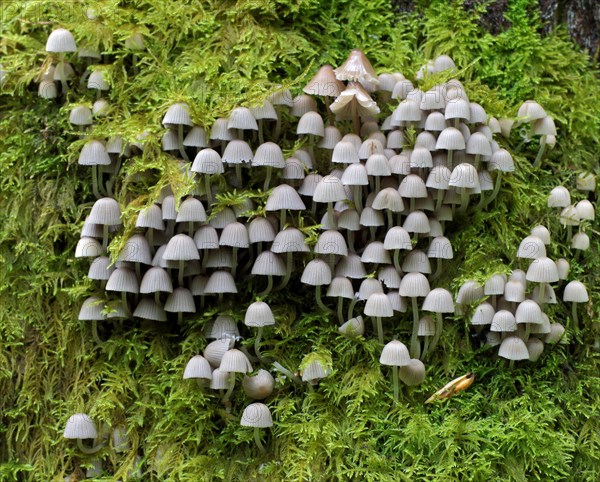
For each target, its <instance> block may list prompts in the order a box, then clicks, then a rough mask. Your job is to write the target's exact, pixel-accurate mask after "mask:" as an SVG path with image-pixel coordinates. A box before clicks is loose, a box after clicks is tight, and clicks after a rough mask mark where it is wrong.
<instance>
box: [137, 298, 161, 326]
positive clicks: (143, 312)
mask: <svg viewBox="0 0 600 482" xmlns="http://www.w3.org/2000/svg"><path fill="white" fill-rule="evenodd" d="M133 316H134V317H136V318H142V319H144V320H154V321H167V313H166V312H165V310H164V308H163V307H162V306H161V305H159V304H158V303H156V301H155V300H154V298H142V299H141V300H140V301H139V303H138V304H137V306H136V307H135V310H134V311H133Z"/></svg>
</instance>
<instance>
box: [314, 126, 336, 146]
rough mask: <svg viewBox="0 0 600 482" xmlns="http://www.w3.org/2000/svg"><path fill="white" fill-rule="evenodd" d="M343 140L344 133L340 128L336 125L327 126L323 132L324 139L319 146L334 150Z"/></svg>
mask: <svg viewBox="0 0 600 482" xmlns="http://www.w3.org/2000/svg"><path fill="white" fill-rule="evenodd" d="M341 140H342V134H341V133H340V130H339V129H338V128H337V127H335V126H327V127H325V130H324V133H323V139H321V140H320V141H319V144H318V145H317V147H320V148H321V149H328V150H332V149H335V146H336V145H337V144H339V142H340V141H341Z"/></svg>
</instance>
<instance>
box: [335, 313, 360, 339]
mask: <svg viewBox="0 0 600 482" xmlns="http://www.w3.org/2000/svg"><path fill="white" fill-rule="evenodd" d="M338 331H339V332H340V333H341V334H342V335H346V336H357V335H364V333H365V322H364V321H363V318H362V316H357V317H355V318H351V319H349V320H348V321H347V322H346V323H344V324H343V325H342V326H340V327H339V328H338Z"/></svg>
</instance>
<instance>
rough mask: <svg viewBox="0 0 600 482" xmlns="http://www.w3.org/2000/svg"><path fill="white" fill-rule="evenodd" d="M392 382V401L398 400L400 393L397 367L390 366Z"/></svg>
mask: <svg viewBox="0 0 600 482" xmlns="http://www.w3.org/2000/svg"><path fill="white" fill-rule="evenodd" d="M392 383H393V384H394V402H397V401H398V398H399V394H400V386H399V383H398V367H397V366H396V365H394V366H392Z"/></svg>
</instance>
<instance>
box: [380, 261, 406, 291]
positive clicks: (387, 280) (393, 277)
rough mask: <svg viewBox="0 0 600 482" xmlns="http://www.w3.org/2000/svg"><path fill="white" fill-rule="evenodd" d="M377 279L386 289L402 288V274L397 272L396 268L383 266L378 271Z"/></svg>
mask: <svg viewBox="0 0 600 482" xmlns="http://www.w3.org/2000/svg"><path fill="white" fill-rule="evenodd" d="M377 279H378V280H379V281H380V282H381V283H382V284H383V285H384V286H385V287H386V288H390V289H398V288H400V282H401V280H402V278H401V277H400V273H399V272H398V271H396V268H395V267H394V266H392V265H388V266H382V267H381V268H379V270H378V271H377Z"/></svg>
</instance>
